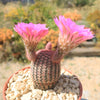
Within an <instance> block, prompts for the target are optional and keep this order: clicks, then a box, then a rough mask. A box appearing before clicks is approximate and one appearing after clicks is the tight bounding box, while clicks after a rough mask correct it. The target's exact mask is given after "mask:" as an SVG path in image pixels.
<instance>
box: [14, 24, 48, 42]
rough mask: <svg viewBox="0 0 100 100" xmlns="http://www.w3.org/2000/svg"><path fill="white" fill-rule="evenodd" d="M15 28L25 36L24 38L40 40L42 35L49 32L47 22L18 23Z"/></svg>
mask: <svg viewBox="0 0 100 100" xmlns="http://www.w3.org/2000/svg"><path fill="white" fill-rule="evenodd" d="M14 30H15V31H16V32H17V33H18V34H19V35H20V36H21V37H22V38H23V40H29V41H36V42H39V41H40V40H41V38H42V37H44V36H45V35H46V34H47V33H48V28H46V26H45V24H33V23H29V24H27V23H18V24H17V25H15V27H14Z"/></svg>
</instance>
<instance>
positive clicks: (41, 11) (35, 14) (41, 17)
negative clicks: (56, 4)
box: [29, 2, 56, 23]
mask: <svg viewBox="0 0 100 100" xmlns="http://www.w3.org/2000/svg"><path fill="white" fill-rule="evenodd" d="M55 15H56V11H55V10H54V9H53V8H51V5H47V4H46V3H44V2H36V3H35V4H33V5H31V6H30V7H29V21H30V22H33V23H45V22H47V21H48V20H49V19H52V18H53V17H54V16H55Z"/></svg>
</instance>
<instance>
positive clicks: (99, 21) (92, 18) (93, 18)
mask: <svg viewBox="0 0 100 100" xmlns="http://www.w3.org/2000/svg"><path fill="white" fill-rule="evenodd" d="M87 21H89V22H90V23H94V25H96V26H98V27H100V10H95V11H94V12H92V13H90V14H89V15H88V16H87Z"/></svg>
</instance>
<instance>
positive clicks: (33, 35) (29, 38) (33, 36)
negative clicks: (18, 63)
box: [14, 23, 48, 61]
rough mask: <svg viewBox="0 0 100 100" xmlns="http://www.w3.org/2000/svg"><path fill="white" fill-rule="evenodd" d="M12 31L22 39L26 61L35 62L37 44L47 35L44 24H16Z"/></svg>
mask: <svg viewBox="0 0 100 100" xmlns="http://www.w3.org/2000/svg"><path fill="white" fill-rule="evenodd" d="M14 30H15V31H16V32H17V33H18V34H19V35H20V36H21V37H22V38H23V41H24V44H25V49H26V56H27V58H28V60H30V61H32V60H35V58H36V55H35V49H36V47H37V44H38V42H39V41H40V40H41V38H42V37H44V36H45V35H46V34H47V33H48V28H46V26H45V24H33V23H29V24H27V23H18V24H17V25H15V27H14Z"/></svg>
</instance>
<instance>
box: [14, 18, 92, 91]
mask: <svg viewBox="0 0 100 100" xmlns="http://www.w3.org/2000/svg"><path fill="white" fill-rule="evenodd" d="M54 21H55V23H56V25H57V26H58V28H59V30H60V33H59V38H58V45H57V49H56V50H55V51H53V50H52V45H51V43H50V42H48V43H47V45H46V47H45V49H42V50H39V51H35V50H36V47H37V44H38V43H39V42H40V40H41V39H42V38H43V37H44V36H45V35H46V34H48V28H46V25H45V24H33V23H29V24H26V23H18V24H17V25H15V27H14V30H15V31H16V32H17V33H18V34H19V35H20V36H21V37H22V39H23V41H24V45H25V50H26V56H27V58H28V60H30V61H31V75H32V80H33V85H34V88H38V89H42V90H47V89H50V88H53V87H54V86H55V85H56V83H57V81H58V79H59V77H60V70H61V68H60V61H61V59H62V58H63V57H64V56H65V55H66V54H68V52H69V51H71V50H72V49H73V48H75V47H77V46H78V45H79V44H80V43H82V42H84V41H85V40H88V39H92V38H93V35H92V33H91V31H90V29H85V28H84V25H77V24H76V23H75V22H73V21H72V20H71V19H65V18H64V16H59V19H58V18H55V19H54Z"/></svg>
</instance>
